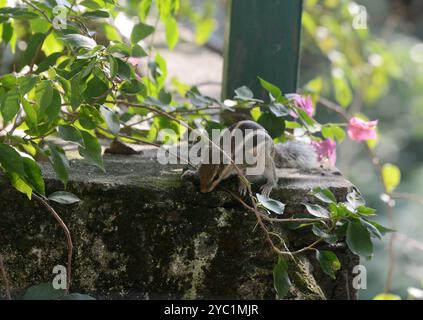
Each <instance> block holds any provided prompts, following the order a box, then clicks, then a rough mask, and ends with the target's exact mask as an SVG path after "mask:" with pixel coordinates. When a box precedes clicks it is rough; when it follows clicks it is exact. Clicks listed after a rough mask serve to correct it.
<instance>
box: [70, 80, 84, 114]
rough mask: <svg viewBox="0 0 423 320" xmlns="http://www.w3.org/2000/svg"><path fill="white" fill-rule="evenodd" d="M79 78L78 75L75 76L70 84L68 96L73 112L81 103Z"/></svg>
mask: <svg viewBox="0 0 423 320" xmlns="http://www.w3.org/2000/svg"><path fill="white" fill-rule="evenodd" d="M81 81H82V79H81V76H80V74H77V75H75V76H74V77H73V78H72V79H71V81H70V83H71V95H70V103H71V106H72V109H73V110H76V109H77V108H78V107H79V106H80V105H81V103H82V100H83V95H82V94H81V91H82V90H81V89H82V86H81Z"/></svg>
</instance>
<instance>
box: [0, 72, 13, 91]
mask: <svg viewBox="0 0 423 320" xmlns="http://www.w3.org/2000/svg"><path fill="white" fill-rule="evenodd" d="M0 82H1V84H2V85H3V87H4V88H5V89H12V88H14V87H15V85H16V82H17V79H16V77H15V76H14V75H12V74H10V73H8V74H5V75H4V76H2V77H0Z"/></svg>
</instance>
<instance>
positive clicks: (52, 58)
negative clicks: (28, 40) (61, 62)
mask: <svg viewBox="0 0 423 320" xmlns="http://www.w3.org/2000/svg"><path fill="white" fill-rule="evenodd" d="M63 55H64V53H63V52H54V53H52V54H51V55H49V56H48V57H47V58H45V59H43V61H41V63H40V64H39V65H38V68H37V70H36V72H35V73H37V74H40V73H41V72H44V71H46V70H48V68H50V67H51V66H53V65H54V64H55V63H56V61H57V59H59V58H60V57H61V56H63Z"/></svg>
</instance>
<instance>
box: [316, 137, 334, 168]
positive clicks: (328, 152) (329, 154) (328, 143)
mask: <svg viewBox="0 0 423 320" xmlns="http://www.w3.org/2000/svg"><path fill="white" fill-rule="evenodd" d="M311 145H312V146H313V147H314V149H315V150H316V153H317V156H318V159H319V161H322V160H323V159H328V160H329V162H330V164H331V165H333V166H335V164H336V142H335V141H334V140H332V139H327V140H323V141H312V142H311Z"/></svg>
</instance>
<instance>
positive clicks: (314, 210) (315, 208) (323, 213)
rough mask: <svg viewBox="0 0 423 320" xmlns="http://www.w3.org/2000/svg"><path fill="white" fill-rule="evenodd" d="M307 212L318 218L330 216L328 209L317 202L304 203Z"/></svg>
mask: <svg viewBox="0 0 423 320" xmlns="http://www.w3.org/2000/svg"><path fill="white" fill-rule="evenodd" d="M304 206H305V207H306V208H307V211H308V213H310V214H311V215H312V216H315V217H318V218H324V219H326V218H330V214H329V211H328V210H327V209H326V208H323V207H322V206H320V205H318V204H304Z"/></svg>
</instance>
